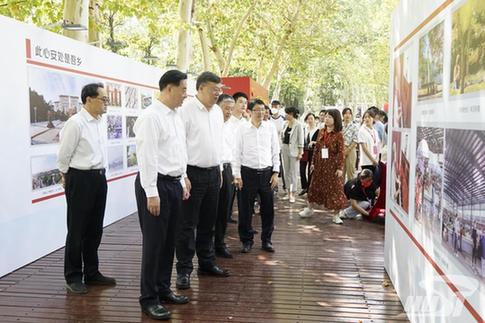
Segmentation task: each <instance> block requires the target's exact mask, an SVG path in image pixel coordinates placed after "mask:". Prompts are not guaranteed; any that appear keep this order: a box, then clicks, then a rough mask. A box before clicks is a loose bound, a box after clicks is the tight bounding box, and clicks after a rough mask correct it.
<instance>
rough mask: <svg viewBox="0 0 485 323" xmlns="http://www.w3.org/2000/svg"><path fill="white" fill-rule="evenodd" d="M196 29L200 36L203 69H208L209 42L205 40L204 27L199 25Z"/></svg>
mask: <svg viewBox="0 0 485 323" xmlns="http://www.w3.org/2000/svg"><path fill="white" fill-rule="evenodd" d="M197 30H198V31H199V37H200V46H201V47H202V59H203V60H204V71H209V70H210V57H209V55H210V53H209V44H208V41H207V35H206V34H205V30H204V28H202V26H201V25H199V26H197Z"/></svg>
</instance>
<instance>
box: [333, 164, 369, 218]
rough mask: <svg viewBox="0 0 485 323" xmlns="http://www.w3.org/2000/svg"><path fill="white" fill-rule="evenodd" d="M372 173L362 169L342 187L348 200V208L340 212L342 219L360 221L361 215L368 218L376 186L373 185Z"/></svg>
mask: <svg viewBox="0 0 485 323" xmlns="http://www.w3.org/2000/svg"><path fill="white" fill-rule="evenodd" d="M372 178H373V173H372V171H371V170H369V169H364V170H362V172H361V173H360V174H359V176H357V177H356V178H354V179H351V180H350V181H348V182H347V183H346V184H345V186H344V192H345V195H346V196H347V198H348V199H349V200H350V207H348V208H346V209H345V210H343V211H342V214H341V215H340V218H342V219H357V220H359V219H361V218H362V215H365V216H368V215H369V211H370V209H371V207H372V204H373V202H374V200H375V198H376V186H375V185H374V184H373V179H372Z"/></svg>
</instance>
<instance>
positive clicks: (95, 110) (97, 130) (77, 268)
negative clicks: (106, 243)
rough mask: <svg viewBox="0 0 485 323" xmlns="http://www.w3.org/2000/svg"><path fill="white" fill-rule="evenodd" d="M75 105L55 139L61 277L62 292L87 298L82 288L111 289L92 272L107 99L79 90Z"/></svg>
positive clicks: (102, 189)
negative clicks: (63, 212)
mask: <svg viewBox="0 0 485 323" xmlns="http://www.w3.org/2000/svg"><path fill="white" fill-rule="evenodd" d="M81 101H82V103H83V104H84V107H83V108H82V109H81V110H80V111H79V112H78V113H77V114H75V115H74V116H72V117H71V118H69V120H67V122H66V124H65V125H64V128H63V129H62V131H61V133H60V144H59V154H58V159H57V167H58V168H59V170H60V172H61V176H62V185H63V186H64V190H65V195H66V201H67V237H66V249H65V257H64V277H65V279H66V287H67V290H68V291H69V292H71V293H75V294H84V293H87V291H88V290H87V287H86V284H87V285H90V284H92V285H115V284H116V281H115V279H113V278H110V277H106V276H104V275H102V274H101V273H100V272H99V268H98V267H99V259H98V247H99V244H100V242H101V237H102V235H103V219H104V211H105V208H106V195H107V192H108V185H107V183H106V176H105V167H106V166H105V165H106V160H105V155H106V154H105V144H106V136H107V134H106V128H105V127H104V125H103V123H102V119H101V116H102V114H103V113H105V112H106V106H107V103H108V95H107V93H106V90H105V89H104V87H103V84H99V83H98V84H97V83H93V84H87V85H86V86H84V87H83V89H82V91H81ZM83 262H84V269H83ZM83 276H84V283H83Z"/></svg>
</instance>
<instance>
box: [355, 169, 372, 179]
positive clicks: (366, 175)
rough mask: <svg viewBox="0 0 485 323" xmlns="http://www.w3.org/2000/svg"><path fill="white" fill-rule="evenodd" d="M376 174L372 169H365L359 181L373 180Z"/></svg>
mask: <svg viewBox="0 0 485 323" xmlns="http://www.w3.org/2000/svg"><path fill="white" fill-rule="evenodd" d="M373 177H374V173H372V171H371V170H370V169H367V168H366V169H363V170H362V171H361V172H360V174H359V179H368V178H373Z"/></svg>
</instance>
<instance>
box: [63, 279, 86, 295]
mask: <svg viewBox="0 0 485 323" xmlns="http://www.w3.org/2000/svg"><path fill="white" fill-rule="evenodd" d="M66 288H67V290H68V291H69V292H71V293H73V294H86V293H87V292H88V288H87V287H86V285H85V284H84V283H83V282H73V283H66Z"/></svg>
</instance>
